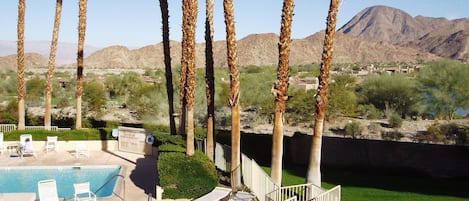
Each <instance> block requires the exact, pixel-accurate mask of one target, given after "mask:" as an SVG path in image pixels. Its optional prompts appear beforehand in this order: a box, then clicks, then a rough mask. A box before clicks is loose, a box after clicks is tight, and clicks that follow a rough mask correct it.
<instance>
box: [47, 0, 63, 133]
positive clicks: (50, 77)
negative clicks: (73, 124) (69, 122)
mask: <svg viewBox="0 0 469 201" xmlns="http://www.w3.org/2000/svg"><path fill="white" fill-rule="evenodd" d="M61 13H62V0H57V4H56V7H55V20H54V31H53V33H52V42H51V47H50V56H49V70H48V72H47V84H46V111H45V114H44V127H45V128H46V129H47V130H49V129H50V126H51V107H52V106H51V105H52V90H53V88H52V83H53V82H54V68H55V55H56V53H57V42H58V40H59V27H60V16H61Z"/></svg>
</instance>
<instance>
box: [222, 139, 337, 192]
mask: <svg viewBox="0 0 469 201" xmlns="http://www.w3.org/2000/svg"><path fill="white" fill-rule="evenodd" d="M215 166H217V168H218V169H220V170H222V171H225V172H229V171H231V168H230V166H231V147H230V146H227V145H222V144H220V143H216V144H215ZM241 171H242V172H241V175H242V178H243V184H244V185H246V186H247V187H248V188H249V189H250V190H251V192H252V193H253V194H254V195H256V197H257V198H258V199H259V201H310V200H314V201H340V198H341V194H340V185H339V186H336V187H334V188H332V189H329V190H325V189H322V188H320V187H318V186H316V185H313V184H301V185H295V186H285V187H278V186H277V185H275V183H274V182H273V181H272V178H270V176H269V175H268V174H267V173H266V172H265V171H264V170H263V169H262V167H261V166H259V165H258V164H257V163H256V161H255V160H254V159H250V158H249V157H247V156H246V155H244V154H241Z"/></svg>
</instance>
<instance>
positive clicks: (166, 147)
mask: <svg viewBox="0 0 469 201" xmlns="http://www.w3.org/2000/svg"><path fill="white" fill-rule="evenodd" d="M158 151H159V152H160V153H162V152H181V153H186V149H185V148H184V147H181V146H180V145H175V144H162V145H160V146H158Z"/></svg>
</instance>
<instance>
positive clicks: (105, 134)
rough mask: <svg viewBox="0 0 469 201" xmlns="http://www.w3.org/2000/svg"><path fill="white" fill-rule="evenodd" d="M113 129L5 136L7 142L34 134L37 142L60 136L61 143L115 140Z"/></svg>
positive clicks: (14, 133)
mask: <svg viewBox="0 0 469 201" xmlns="http://www.w3.org/2000/svg"><path fill="white" fill-rule="evenodd" d="M111 132H112V128H101V129H79V130H69V131H48V130H16V131H11V132H7V133H5V135H4V140H5V141H18V140H19V139H20V135H21V134H32V135H33V140H35V141H46V140H47V136H58V139H59V141H68V140H114V138H113V137H112V136H111Z"/></svg>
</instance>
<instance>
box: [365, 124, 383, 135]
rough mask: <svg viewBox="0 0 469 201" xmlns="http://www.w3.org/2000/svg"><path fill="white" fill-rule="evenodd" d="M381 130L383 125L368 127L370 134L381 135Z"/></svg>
mask: <svg viewBox="0 0 469 201" xmlns="http://www.w3.org/2000/svg"><path fill="white" fill-rule="evenodd" d="M380 130H381V125H379V123H370V125H368V131H369V132H370V133H379V131H380Z"/></svg>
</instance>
